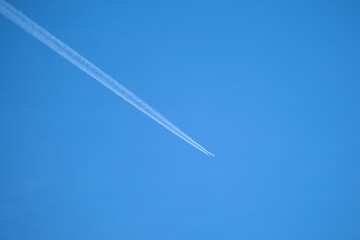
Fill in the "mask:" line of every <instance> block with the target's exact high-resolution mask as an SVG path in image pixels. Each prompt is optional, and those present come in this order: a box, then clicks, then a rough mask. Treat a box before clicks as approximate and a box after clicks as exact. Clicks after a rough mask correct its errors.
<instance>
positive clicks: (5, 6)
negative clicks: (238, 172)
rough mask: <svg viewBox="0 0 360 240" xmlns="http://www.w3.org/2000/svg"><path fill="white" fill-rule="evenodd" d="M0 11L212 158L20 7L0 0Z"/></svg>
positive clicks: (206, 152)
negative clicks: (20, 9)
mask: <svg viewBox="0 0 360 240" xmlns="http://www.w3.org/2000/svg"><path fill="white" fill-rule="evenodd" d="M0 12H1V14H2V15H4V16H5V17H6V18H8V19H9V20H10V21H12V22H13V23H15V24H16V25H18V26H19V27H20V28H22V29H23V30H24V31H26V32H27V33H29V34H30V35H32V36H33V37H34V38H36V39H38V40H39V41H40V42H42V43H44V44H45V45H46V46H48V47H49V48H51V49H52V50H54V51H55V52H56V53H58V54H59V55H60V56H62V57H64V58H65V59H67V60H68V61H69V62H71V63H72V64H74V65H75V66H77V67H78V68H80V69H81V70H83V71H84V72H86V73H87V74H88V75H90V76H91V77H93V78H94V79H96V80H97V81H99V82H100V83H101V84H103V85H104V86H105V87H107V88H109V89H110V90H111V91H113V92H114V93H115V94H117V95H119V96H120V97H122V98H123V99H125V100H126V101H127V102H128V103H130V104H132V105H133V106H134V107H136V108H137V109H139V110H140V111H142V112H143V113H145V114H146V115H148V116H149V117H150V118H152V119H153V120H155V121H156V122H158V123H159V124H161V125H162V126H163V127H165V128H166V129H168V130H169V131H171V132H172V133H174V134H175V135H176V136H178V137H180V138H181V139H183V140H184V141H186V142H187V143H189V144H190V145H192V146H194V147H195V148H197V149H198V150H200V151H202V152H203V153H205V154H207V155H209V156H213V157H214V155H213V154H212V153H211V152H209V151H208V150H206V149H205V148H203V147H202V146H200V144H198V143H197V142H195V141H194V140H192V139H191V138H190V137H189V136H188V135H186V134H185V133H183V132H182V131H181V130H179V129H178V128H177V127H175V126H174V125H173V124H172V123H171V122H169V121H168V120H167V119H166V118H165V117H163V116H162V115H161V114H160V113H158V112H157V111H155V110H154V109H153V108H152V107H150V106H149V105H148V104H147V103H145V102H144V101H143V100H141V99H140V98H138V97H137V96H136V95H135V94H134V93H132V92H131V91H130V90H128V89H127V88H126V87H124V86H123V85H121V84H120V83H118V82H117V81H115V80H114V79H113V78H112V77H110V76H109V75H108V74H106V73H105V72H103V71H102V70H101V69H99V68H98V67H96V66H95V65H94V64H92V63H91V62H89V61H88V60H86V59H85V58H84V57H82V56H81V55H80V54H78V53H77V52H76V51H74V50H73V49H71V48H70V47H69V46H68V45H66V44H65V43H63V42H62V41H60V40H59V39H57V38H56V37H54V36H53V35H51V34H50V33H49V32H48V31H46V30H45V29H44V28H42V27H40V26H39V25H38V24H36V23H35V22H34V21H32V20H31V19H30V18H28V17H27V16H25V15H24V14H23V13H21V12H20V11H19V10H17V9H16V8H14V7H13V6H12V5H10V4H9V3H7V2H6V1H4V0H0Z"/></svg>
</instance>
